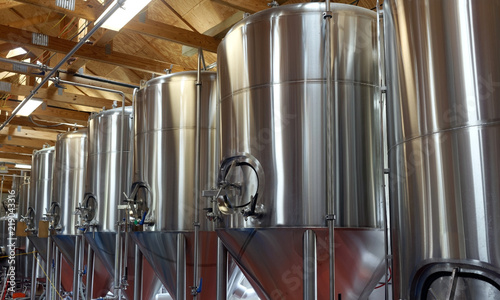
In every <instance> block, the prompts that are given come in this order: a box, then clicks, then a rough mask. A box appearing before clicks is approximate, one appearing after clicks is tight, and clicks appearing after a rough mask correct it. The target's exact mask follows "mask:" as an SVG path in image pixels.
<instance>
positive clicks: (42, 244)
mask: <svg viewBox="0 0 500 300" xmlns="http://www.w3.org/2000/svg"><path fill="white" fill-rule="evenodd" d="M28 239H29V240H30V242H31V243H32V244H33V246H34V247H35V249H36V251H38V254H39V256H38V257H39V258H42V259H43V261H45V260H46V259H47V238H40V237H37V236H35V235H30V236H28Z"/></svg>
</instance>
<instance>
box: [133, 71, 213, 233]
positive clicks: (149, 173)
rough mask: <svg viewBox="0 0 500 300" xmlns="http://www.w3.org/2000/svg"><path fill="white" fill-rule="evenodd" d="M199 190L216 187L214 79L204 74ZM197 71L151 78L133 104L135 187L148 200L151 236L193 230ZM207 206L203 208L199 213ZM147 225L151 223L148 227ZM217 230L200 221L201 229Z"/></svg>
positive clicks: (211, 73)
mask: <svg viewBox="0 0 500 300" xmlns="http://www.w3.org/2000/svg"><path fill="white" fill-rule="evenodd" d="M201 81H202V91H201V112H202V113H201V146H200V147H201V149H202V151H201V153H202V154H201V157H200V177H201V178H200V190H206V189H209V188H212V187H213V186H214V184H215V178H214V177H215V170H216V164H217V162H218V157H216V153H215V146H216V143H215V125H216V121H215V117H216V114H215V110H216V74H215V73H213V72H202V73H201ZM195 104H196V72H182V73H175V74H171V75H166V76H162V77H158V78H155V79H152V80H150V81H148V82H147V84H146V86H145V87H144V88H143V89H141V90H140V91H139V92H138V94H137V100H136V102H135V117H134V121H135V130H136V132H135V148H134V151H135V153H134V157H135V159H134V182H135V183H138V182H143V183H145V185H146V186H148V187H149V192H148V193H146V194H147V195H146V196H145V197H146V198H148V199H149V200H147V201H148V202H150V203H149V204H148V207H149V214H148V215H147V218H146V221H148V220H149V221H151V222H154V224H152V225H151V226H146V227H147V229H146V230H148V231H161V230H193V220H194V201H195V199H197V198H196V197H195V195H194V170H195V167H194V162H195V128H196V105H195ZM205 207H206V205H201V207H200V209H203V208H205ZM146 223H148V222H146ZM210 227H213V226H212V225H211V224H210V222H208V221H207V220H205V219H202V220H201V230H209V229H210Z"/></svg>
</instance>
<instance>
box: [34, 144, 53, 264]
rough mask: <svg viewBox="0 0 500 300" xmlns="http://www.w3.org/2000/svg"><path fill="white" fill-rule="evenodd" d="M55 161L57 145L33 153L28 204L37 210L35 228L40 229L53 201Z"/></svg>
mask: <svg viewBox="0 0 500 300" xmlns="http://www.w3.org/2000/svg"><path fill="white" fill-rule="evenodd" d="M54 162H55V147H48V148H43V149H40V150H38V151H35V152H34V153H33V159H32V163H31V178H30V182H31V195H30V201H29V203H30V204H29V205H28V206H29V207H31V208H32V209H33V210H34V211H35V217H34V228H35V229H38V223H39V222H40V221H41V220H42V219H45V214H46V213H47V211H48V209H49V207H50V202H51V201H52V184H53V178H54ZM37 249H38V248H37ZM43 257H45V256H43Z"/></svg>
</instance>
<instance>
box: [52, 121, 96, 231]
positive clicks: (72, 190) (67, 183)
mask: <svg viewBox="0 0 500 300" xmlns="http://www.w3.org/2000/svg"><path fill="white" fill-rule="evenodd" d="M87 151H88V149H87V129H86V128H85V129H80V130H75V131H70V132H67V133H62V134H60V135H59V136H58V137H57V142H56V159H55V166H54V183H53V189H52V191H53V195H52V197H53V199H52V200H53V201H54V202H57V203H59V206H60V208H61V213H60V218H61V220H60V223H59V225H61V230H59V231H58V232H57V234H62V235H66V234H71V235H75V234H76V233H77V228H76V224H77V218H76V217H75V216H74V215H73V213H74V212H75V210H76V207H77V206H78V203H80V202H81V201H82V200H83V195H84V188H85V176H86V170H87V153H88V152H87Z"/></svg>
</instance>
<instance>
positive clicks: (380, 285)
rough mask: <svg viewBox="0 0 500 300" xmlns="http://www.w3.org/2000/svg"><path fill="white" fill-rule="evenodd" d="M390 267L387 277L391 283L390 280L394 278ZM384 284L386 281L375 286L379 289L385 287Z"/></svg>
mask: <svg viewBox="0 0 500 300" xmlns="http://www.w3.org/2000/svg"><path fill="white" fill-rule="evenodd" d="M388 269H389V278H388V279H387V284H389V282H390V281H391V279H392V270H391V268H390V267H389V268H388ZM383 286H385V282H384V283H381V284H379V285H377V286H376V287H375V290H376V289H379V288H381V287H383Z"/></svg>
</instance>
